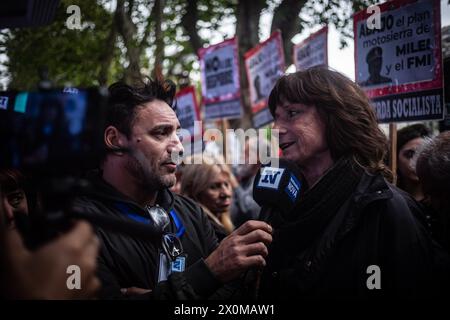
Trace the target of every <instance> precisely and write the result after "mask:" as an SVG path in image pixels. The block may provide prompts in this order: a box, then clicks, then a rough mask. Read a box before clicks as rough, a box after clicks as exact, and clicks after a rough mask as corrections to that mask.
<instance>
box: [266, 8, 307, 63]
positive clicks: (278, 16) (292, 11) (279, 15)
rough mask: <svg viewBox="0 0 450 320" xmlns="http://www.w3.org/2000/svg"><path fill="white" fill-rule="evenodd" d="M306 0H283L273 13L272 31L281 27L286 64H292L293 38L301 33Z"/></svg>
mask: <svg viewBox="0 0 450 320" xmlns="http://www.w3.org/2000/svg"><path fill="white" fill-rule="evenodd" d="M305 3H306V0H283V2H281V4H280V5H279V6H278V7H277V8H276V9H275V11H274V13H273V20H272V27H271V28H270V29H271V32H273V31H275V30H277V29H279V30H280V31H281V36H282V38H283V47H284V57H285V61H286V66H289V65H291V64H292V46H293V45H292V42H291V39H292V37H293V36H295V35H296V34H297V33H300V32H301V30H302V26H301V24H300V17H299V14H300V11H301V9H302V7H303V6H304V5H305Z"/></svg>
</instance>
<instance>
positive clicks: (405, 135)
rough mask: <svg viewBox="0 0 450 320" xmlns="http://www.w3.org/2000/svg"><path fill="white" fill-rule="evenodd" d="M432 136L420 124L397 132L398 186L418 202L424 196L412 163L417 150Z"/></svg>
mask: <svg viewBox="0 0 450 320" xmlns="http://www.w3.org/2000/svg"><path fill="white" fill-rule="evenodd" d="M430 135H431V134H430V130H429V129H428V128H427V127H425V126H424V125H423V124H420V123H419V124H414V125H412V126H408V127H404V128H402V129H400V130H399V131H398V132H397V159H398V167H397V186H398V187H399V188H400V189H403V190H405V191H406V192H408V193H409V194H410V195H411V196H412V197H413V198H414V199H416V200H417V201H422V200H423V199H424V194H423V190H422V184H421V182H420V180H419V178H418V177H417V174H416V170H415V168H414V166H413V164H412V163H413V159H414V155H415V154H416V151H417V149H419V148H420V146H421V145H422V144H423V143H424V141H425V139H427V138H429V137H430Z"/></svg>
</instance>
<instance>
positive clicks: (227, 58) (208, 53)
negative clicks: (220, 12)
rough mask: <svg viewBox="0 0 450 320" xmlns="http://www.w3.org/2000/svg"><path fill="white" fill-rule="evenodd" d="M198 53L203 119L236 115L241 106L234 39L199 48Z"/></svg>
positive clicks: (236, 47) (237, 115)
mask: <svg viewBox="0 0 450 320" xmlns="http://www.w3.org/2000/svg"><path fill="white" fill-rule="evenodd" d="M198 55H199V58H200V72H201V83H202V99H203V104H204V106H205V115H204V118H205V120H211V119H223V118H236V117H240V116H241V112H242V105H241V100H240V90H241V88H240V83H239V81H240V80H239V59H238V46H237V41H236V38H233V39H230V40H225V41H223V42H221V43H219V44H216V45H212V46H209V47H208V48H201V49H200V50H199V52H198Z"/></svg>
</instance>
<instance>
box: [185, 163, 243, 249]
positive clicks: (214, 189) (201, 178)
mask: <svg viewBox="0 0 450 320" xmlns="http://www.w3.org/2000/svg"><path fill="white" fill-rule="evenodd" d="M186 162H187V163H189V164H188V165H185V166H184V167H183V175H182V178H181V194H183V195H185V196H187V197H190V198H192V199H193V200H195V201H196V202H197V203H198V204H199V205H201V206H202V208H203V210H204V211H205V213H206V215H207V216H208V218H209V221H210V222H211V223H212V225H213V227H214V230H215V232H216V235H217V238H218V239H219V241H222V239H223V238H225V237H226V236H227V235H229V234H230V233H231V232H232V231H233V229H234V226H233V223H232V222H231V216H230V206H231V202H232V195H233V189H234V188H235V187H236V186H237V181H236V179H235V178H234V176H233V174H232V173H231V170H230V169H229V167H228V166H227V165H226V164H223V161H220V159H217V158H213V157H210V156H207V155H202V156H201V155H196V156H193V157H191V158H190V159H187V160H186Z"/></svg>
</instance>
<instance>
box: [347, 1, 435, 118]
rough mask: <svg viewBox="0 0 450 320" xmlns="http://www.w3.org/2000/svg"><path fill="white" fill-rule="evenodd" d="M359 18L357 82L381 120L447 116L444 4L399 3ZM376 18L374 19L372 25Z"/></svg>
mask: <svg viewBox="0 0 450 320" xmlns="http://www.w3.org/2000/svg"><path fill="white" fill-rule="evenodd" d="M378 7H379V9H380V13H381V14H380V17H379V18H380V19H379V20H378V21H379V22H380V25H379V26H378V27H377V26H376V25H374V24H373V23H371V22H373V21H375V22H376V21H377V20H376V16H374V15H375V14H376V13H374V12H372V11H371V12H370V13H368V12H367V11H366V10H363V11H360V12H358V13H356V14H355V16H354V38H355V73H356V74H355V81H356V82H357V83H358V84H359V85H360V86H362V87H363V88H364V90H365V91H366V93H367V95H368V96H369V97H370V98H371V99H372V102H373V105H374V108H375V111H376V113H377V117H378V120H379V121H380V122H401V121H419V120H432V119H442V118H443V110H444V108H443V106H444V104H443V91H442V86H443V79H442V52H441V21H440V2H439V0H394V1H390V2H386V3H383V4H381V5H379V6H378ZM369 20H370V21H369Z"/></svg>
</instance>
